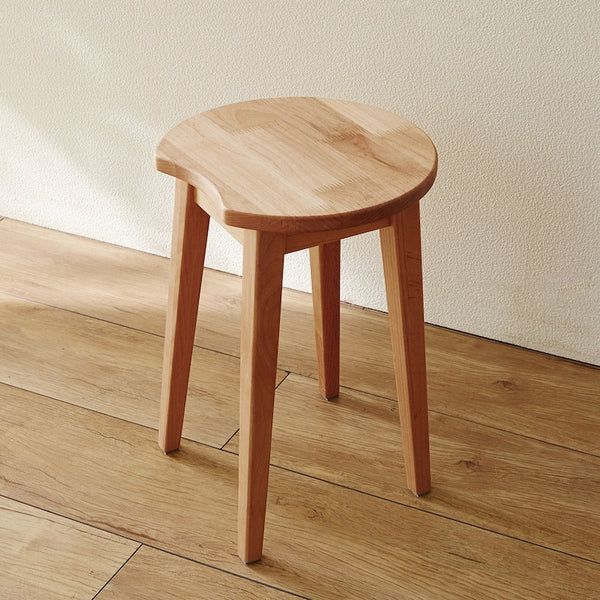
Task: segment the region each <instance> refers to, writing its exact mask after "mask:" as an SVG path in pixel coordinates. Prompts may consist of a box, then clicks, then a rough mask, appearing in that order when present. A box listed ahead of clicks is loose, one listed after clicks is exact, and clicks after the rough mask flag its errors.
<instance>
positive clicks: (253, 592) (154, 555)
mask: <svg viewBox="0 0 600 600" xmlns="http://www.w3.org/2000/svg"><path fill="white" fill-rule="evenodd" d="M296 597H297V596H295V595H292V594H289V593H287V592H282V591H280V590H275V589H273V588H269V587H267V586H265V585H262V584H259V583H255V582H253V581H248V580H247V579H244V578H242V577H236V576H233V575H230V574H228V573H223V572H222V571H218V570H217V569H212V568H210V567H206V566H204V565H200V564H198V563H195V562H192V561H189V560H186V559H183V558H181V557H178V556H173V555H172V554H168V553H166V552H162V551H160V550H156V549H154V548H149V547H147V546H142V548H141V549H140V550H139V551H138V552H137V553H136V554H135V556H134V557H133V558H132V559H131V560H130V561H129V562H128V563H127V565H125V567H124V568H123V569H122V570H121V571H119V573H118V574H117V575H116V577H115V578H114V579H112V580H111V581H110V583H109V584H108V585H107V586H106V587H105V588H104V589H103V590H102V592H101V593H100V594H98V599H97V600H156V598H160V599H161V600H191V599H193V600H231V599H232V598H243V599H244V600H293V599H294V598H296Z"/></svg>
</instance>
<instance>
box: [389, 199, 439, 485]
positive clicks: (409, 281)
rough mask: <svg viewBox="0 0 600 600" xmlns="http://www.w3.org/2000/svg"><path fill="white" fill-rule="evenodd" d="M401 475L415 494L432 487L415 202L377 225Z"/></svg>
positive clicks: (418, 224)
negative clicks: (399, 432)
mask: <svg viewBox="0 0 600 600" xmlns="http://www.w3.org/2000/svg"><path fill="white" fill-rule="evenodd" d="M380 237H381V249H382V254H383V267H384V274H385V284H386V293H387V300H388V310H389V318H390V331H391V337H392V351H393V353H394V370H395V373H396V389H397V394H398V405H399V413H400V423H401V428H402V440H403V447H404V460H405V463H406V478H407V484H408V487H409V488H410V489H411V490H412V491H413V492H414V493H415V494H417V495H420V494H425V493H426V492H428V491H429V490H430V489H431V476H430V467H429V426H428V415H427V381H426V373H425V324H424V315H423V276H422V268H421V230H420V218H419V204H418V203H417V202H415V203H414V204H412V205H411V206H409V207H408V208H406V209H405V210H403V211H402V212H401V213H399V214H398V215H396V216H394V217H392V224H391V226H390V227H385V228H384V229H381V230H380Z"/></svg>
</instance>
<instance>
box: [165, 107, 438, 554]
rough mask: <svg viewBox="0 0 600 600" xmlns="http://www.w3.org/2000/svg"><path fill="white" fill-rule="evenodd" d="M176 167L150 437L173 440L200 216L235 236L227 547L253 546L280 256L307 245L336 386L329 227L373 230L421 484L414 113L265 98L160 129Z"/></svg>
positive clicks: (423, 149) (423, 160)
mask: <svg viewBox="0 0 600 600" xmlns="http://www.w3.org/2000/svg"><path fill="white" fill-rule="evenodd" d="M156 166H157V169H158V170H159V171H162V172H163V173H167V174H168V175H172V176H173V177H175V178H176V193H175V217H174V225H173V244H172V255H171V268H170V283H169V303H168V313H167V325H166V334H165V351H164V366H163V383H162V396H161V408H160V425H159V444H160V447H161V448H162V449H163V450H164V451H165V452H171V451H173V450H176V449H177V448H178V447H179V444H180V440H181V430H182V426H183V416H184V409H185V400H186V394H187V388H188V378H189V371H190V363H191V357H192V349H193V343H194V330H195V328H196V318H197V312H198V301H199V296H200V287H201V282H202V272H203V268H204V256H205V251H206V241H207V236H208V226H209V221H210V219H211V218H213V219H215V220H216V221H217V222H218V223H219V224H220V225H221V226H223V227H224V228H225V229H226V230H227V231H229V232H230V233H231V235H232V236H233V237H234V238H236V239H237V240H238V241H239V242H241V243H242V245H243V253H244V258H243V280H242V331H241V389H240V450H239V492H238V519H239V521H238V553H239V555H240V558H241V559H242V560H243V561H244V562H246V563H249V562H253V561H256V560H258V559H260V557H261V554H262V546H263V533H264V524H265V512H266V502H267V486H268V476H269V459H270V452H271V430H272V422H273V403H274V397H275V379H276V369H277V350H278V343H279V320H280V313H281V291H282V277H283V263H284V256H285V254H286V253H288V252H295V251H297V250H302V249H304V248H310V266H311V276H312V290H313V292H312V297H313V307H314V317H315V337H316V343H317V359H318V369H319V390H320V392H321V394H322V395H323V396H324V397H325V398H333V397H334V396H337V394H338V392H339V329H340V291H339V290H340V240H341V239H343V238H346V237H349V236H354V235H358V234H361V233H365V232H367V231H373V230H379V233H380V239H381V249H382V255H383V266H384V276H385V284H386V294H387V301H388V310H389V318H390V330H391V338H392V350H393V355H394V368H395V374H396V387H397V394H398V403H399V413H400V423H401V429H402V440H403V449H404V460H405V462H406V473H407V484H408V487H409V488H410V489H411V490H412V491H413V492H414V493H415V494H418V495H420V494H424V493H426V492H428V491H429V489H430V487H431V482H430V473H429V432H428V417H427V389H426V376H425V340H424V318H423V290H422V272H421V234H420V221H419V200H420V199H421V198H422V197H423V196H424V195H425V194H426V193H427V191H428V190H429V188H430V187H431V185H432V184H433V181H434V179H435V175H436V168H437V154H436V150H435V147H434V146H433V144H432V142H431V141H430V139H429V138H428V137H427V136H426V135H425V133H423V132H422V131H421V130H420V129H418V128H417V127H416V126H415V125H413V124H411V123H409V122H408V121H406V120H405V119H403V118H401V117H399V116H397V115H395V114H392V113H390V112H387V111H384V110H381V109H378V108H374V107H371V106H367V105H363V104H358V103H355V102H348V101H341V100H332V99H319V98H273V99H264V100H254V101H248V102H241V103H238V104H233V105H229V106H224V107H221V108H217V109H214V110H210V111H207V112H204V113H202V114H199V115H196V116H195V117H192V118H190V119H187V120H186V121H183V122H182V123H180V124H179V125H177V126H176V127H174V128H173V129H172V130H171V131H169V132H168V133H167V134H166V135H165V137H164V138H163V139H162V140H161V141H160V143H159V145H158V148H157V150H156Z"/></svg>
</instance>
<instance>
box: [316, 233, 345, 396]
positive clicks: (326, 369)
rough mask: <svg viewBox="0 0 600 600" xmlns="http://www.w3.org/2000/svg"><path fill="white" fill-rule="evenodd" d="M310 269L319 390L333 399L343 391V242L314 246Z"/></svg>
mask: <svg viewBox="0 0 600 600" xmlns="http://www.w3.org/2000/svg"><path fill="white" fill-rule="evenodd" d="M310 270H311V280H312V301H313V316H314V322H315V323H314V324H315V341H316V347H317V369H318V373H319V391H320V392H321V395H322V396H323V397H324V398H327V399H328V400H330V399H331V398H335V397H336V396H337V395H338V393H339V391H340V241H339V240H338V241H337V242H330V243H329V244H321V245H320V246H313V247H312V248H311V249H310Z"/></svg>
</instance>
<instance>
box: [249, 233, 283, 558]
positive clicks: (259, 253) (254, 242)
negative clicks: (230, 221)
mask: <svg viewBox="0 0 600 600" xmlns="http://www.w3.org/2000/svg"><path fill="white" fill-rule="evenodd" d="M283 257H284V240H283V237H282V236H277V235H273V234H268V233H261V232H258V231H249V230H247V231H245V232H244V267H243V279H242V336H241V375H240V449H239V452H240V458H239V491H238V552H239V555H240V558H241V559H242V560H243V561H244V562H246V563H250V562H254V561H256V560H258V559H259V558H260V557H261V555H262V545H263V533H264V527H265V511H266V506H267V488H268V482H269V458H270V454H271V432H272V426H273V403H274V399H275V381H276V373H277V350H278V344H279V321H280V316H281V286H282V280H283Z"/></svg>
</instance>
